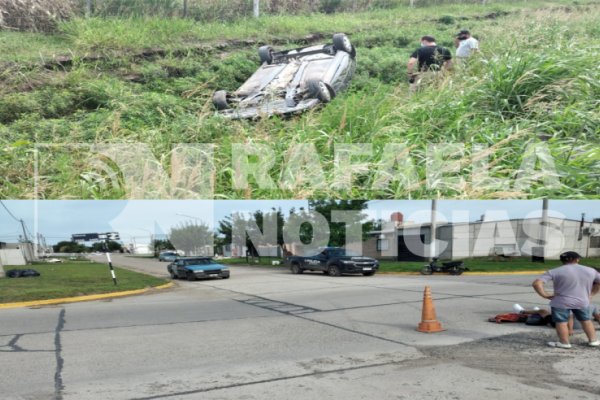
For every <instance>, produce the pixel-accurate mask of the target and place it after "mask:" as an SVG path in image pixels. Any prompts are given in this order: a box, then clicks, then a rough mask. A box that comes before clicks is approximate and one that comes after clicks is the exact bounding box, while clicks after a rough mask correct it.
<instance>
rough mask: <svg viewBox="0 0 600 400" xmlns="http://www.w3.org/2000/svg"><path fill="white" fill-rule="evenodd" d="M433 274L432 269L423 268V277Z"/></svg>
mask: <svg viewBox="0 0 600 400" xmlns="http://www.w3.org/2000/svg"><path fill="white" fill-rule="evenodd" d="M431 274H433V270H432V269H431V267H423V269H421V275H431Z"/></svg>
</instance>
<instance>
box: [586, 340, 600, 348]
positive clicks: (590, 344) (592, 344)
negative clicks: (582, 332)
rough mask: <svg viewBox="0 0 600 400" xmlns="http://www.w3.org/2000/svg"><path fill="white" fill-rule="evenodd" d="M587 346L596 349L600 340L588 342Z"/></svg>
mask: <svg viewBox="0 0 600 400" xmlns="http://www.w3.org/2000/svg"><path fill="white" fill-rule="evenodd" d="M588 346H591V347H598V346H600V340H594V341H593V342H589V343H588Z"/></svg>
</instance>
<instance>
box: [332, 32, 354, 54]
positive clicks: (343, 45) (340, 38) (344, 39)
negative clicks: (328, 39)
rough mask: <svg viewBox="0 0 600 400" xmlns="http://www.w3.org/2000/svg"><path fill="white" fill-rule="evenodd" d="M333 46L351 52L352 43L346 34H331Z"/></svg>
mask: <svg viewBox="0 0 600 400" xmlns="http://www.w3.org/2000/svg"><path fill="white" fill-rule="evenodd" d="M333 48H334V49H336V50H341V51H345V52H346V53H352V43H350V39H349V38H348V36H346V35H345V34H343V33H336V34H335V35H333Z"/></svg>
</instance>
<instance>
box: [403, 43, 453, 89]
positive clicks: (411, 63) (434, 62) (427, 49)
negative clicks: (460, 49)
mask: <svg viewBox="0 0 600 400" xmlns="http://www.w3.org/2000/svg"><path fill="white" fill-rule="evenodd" d="M415 66H416V67H417V68H416V70H417V71H415ZM451 66H452V53H450V50H448V49H446V48H445V47H442V46H438V45H437V44H436V43H435V38H434V37H433V36H423V37H422V38H421V47H420V48H418V49H417V50H415V51H414V53H412V55H411V56H410V59H409V60H408V65H407V67H406V69H407V71H408V81H409V82H410V83H411V85H414V87H413V86H411V89H413V90H415V89H416V86H418V84H419V81H420V80H421V79H420V78H422V75H423V74H422V73H427V72H430V71H434V72H435V71H440V70H442V69H449V68H450V67H451ZM419 73H421V74H419Z"/></svg>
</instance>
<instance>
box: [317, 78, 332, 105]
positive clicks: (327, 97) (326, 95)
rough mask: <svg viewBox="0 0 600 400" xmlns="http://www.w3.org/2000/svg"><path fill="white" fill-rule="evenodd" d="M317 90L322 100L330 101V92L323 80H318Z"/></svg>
mask: <svg viewBox="0 0 600 400" xmlns="http://www.w3.org/2000/svg"><path fill="white" fill-rule="evenodd" d="M319 90H320V91H321V95H322V96H323V100H325V101H330V100H331V93H329V89H328V88H327V86H326V85H325V83H323V82H319Z"/></svg>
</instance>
